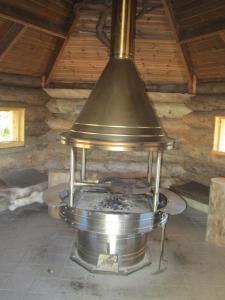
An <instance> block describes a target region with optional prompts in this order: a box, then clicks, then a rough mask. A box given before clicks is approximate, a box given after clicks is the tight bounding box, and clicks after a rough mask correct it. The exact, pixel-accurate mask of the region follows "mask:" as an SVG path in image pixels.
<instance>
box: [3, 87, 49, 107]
mask: <svg viewBox="0 0 225 300" xmlns="http://www.w3.org/2000/svg"><path fill="white" fill-rule="evenodd" d="M48 100H49V96H48V95H47V94H46V93H45V92H44V91H43V90H41V89H33V88H21V87H10V86H4V85H1V86H0V101H4V102H8V103H10V102H21V104H22V105H24V104H29V105H34V106H35V105H38V106H39V105H45V104H46V103H47V102H48Z"/></svg>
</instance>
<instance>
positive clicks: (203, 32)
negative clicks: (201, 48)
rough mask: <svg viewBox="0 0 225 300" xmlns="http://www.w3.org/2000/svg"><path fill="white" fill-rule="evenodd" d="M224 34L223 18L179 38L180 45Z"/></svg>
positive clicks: (224, 23)
mask: <svg viewBox="0 0 225 300" xmlns="http://www.w3.org/2000/svg"><path fill="white" fill-rule="evenodd" d="M224 32H225V18H223V19H219V20H217V21H214V22H213V23H210V24H208V25H207V26H204V27H200V28H199V27H198V28H193V29H192V30H189V31H188V32H187V33H183V34H181V36H180V43H181V44H185V43H188V42H192V41H196V40H199V39H202V38H207V37H210V36H214V35H217V34H221V33H224Z"/></svg>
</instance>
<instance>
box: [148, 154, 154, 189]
mask: <svg viewBox="0 0 225 300" xmlns="http://www.w3.org/2000/svg"><path fill="white" fill-rule="evenodd" d="M152 168H153V152H149V154H148V174H147V177H148V183H149V184H151V181H152Z"/></svg>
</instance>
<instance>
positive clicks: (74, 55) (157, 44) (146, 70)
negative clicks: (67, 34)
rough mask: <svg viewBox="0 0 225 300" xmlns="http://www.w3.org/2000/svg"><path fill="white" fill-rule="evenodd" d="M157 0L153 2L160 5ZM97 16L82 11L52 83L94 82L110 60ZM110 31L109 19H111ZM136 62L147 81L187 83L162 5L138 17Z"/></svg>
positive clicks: (93, 13)
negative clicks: (99, 35)
mask: <svg viewBox="0 0 225 300" xmlns="http://www.w3.org/2000/svg"><path fill="white" fill-rule="evenodd" d="M160 3H161V2H160V0H155V1H154V3H153V4H154V5H156V4H158V5H159V4H160ZM97 18H98V15H97V13H95V12H90V11H84V12H83V11H82V13H81V17H80V20H79V22H78V24H77V28H76V31H75V32H74V34H73V38H72V39H71V40H70V42H69V44H68V46H67V48H66V49H65V51H64V53H63V56H62V58H61V59H60V61H59V64H58V66H57V67H56V70H55V74H54V75H53V77H52V82H58V81H63V82H95V81H96V80H97V79H98V78H99V76H100V74H101V72H102V71H103V69H104V67H105V65H106V62H107V60H108V54H109V50H108V49H106V47H105V46H104V45H103V44H102V43H101V42H100V41H99V40H98V39H97V38H96V36H95V26H96V22H97ZM108 25H109V26H108V31H107V32H108V33H109V30H110V20H108ZM136 36H137V39H136V49H135V63H136V65H137V68H138V70H139V72H140V74H141V76H142V78H143V79H144V80H145V82H146V83H151V82H155V83H165V82H168V83H174V82H175V83H185V82H186V81H187V79H186V73H185V69H184V67H183V64H182V62H181V61H180V58H179V54H178V50H177V45H176V43H175V41H174V38H173V33H172V29H171V28H170V26H169V24H168V20H167V18H166V15H165V12H164V10H163V8H162V7H161V6H160V7H159V8H157V9H154V10H152V11H151V12H149V13H147V14H145V15H144V16H143V17H141V18H140V19H137V24H136Z"/></svg>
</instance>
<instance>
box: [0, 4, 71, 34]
mask: <svg viewBox="0 0 225 300" xmlns="http://www.w3.org/2000/svg"><path fill="white" fill-rule="evenodd" d="M0 17H1V18H3V19H6V20H8V21H11V22H14V23H18V24H20V25H24V26H28V27H29V28H31V29H35V30H38V31H41V32H44V33H47V34H49V35H52V36H55V37H58V38H61V39H65V38H66V34H65V33H64V32H63V31H62V30H61V29H59V27H58V26H55V25H54V24H50V23H49V22H48V21H47V20H46V21H44V20H42V19H41V18H38V17H37V16H34V15H31V14H28V13H26V12H25V11H23V10H21V9H19V8H16V7H11V6H10V5H7V4H1V10H0Z"/></svg>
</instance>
